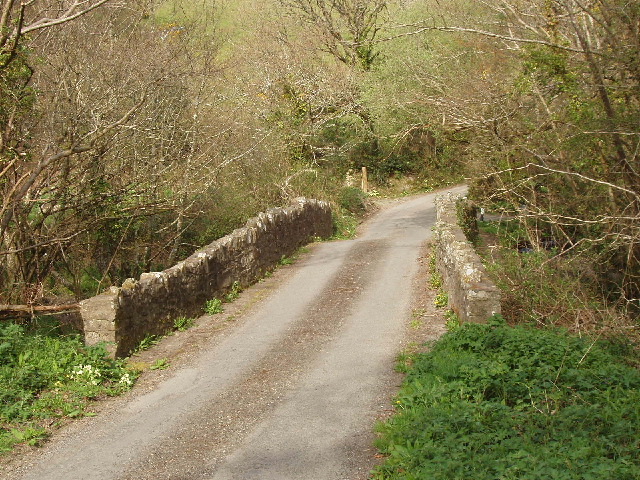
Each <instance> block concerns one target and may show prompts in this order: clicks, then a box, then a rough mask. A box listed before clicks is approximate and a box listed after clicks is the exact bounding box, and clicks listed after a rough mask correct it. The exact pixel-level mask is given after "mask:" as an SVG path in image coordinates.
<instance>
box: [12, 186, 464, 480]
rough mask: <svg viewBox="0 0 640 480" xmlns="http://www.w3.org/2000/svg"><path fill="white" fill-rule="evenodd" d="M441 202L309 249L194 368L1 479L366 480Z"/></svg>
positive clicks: (86, 422) (419, 200)
mask: <svg viewBox="0 0 640 480" xmlns="http://www.w3.org/2000/svg"><path fill="white" fill-rule="evenodd" d="M452 190H453V191H455V192H462V191H464V188H463V187H456V188H454V189H452ZM434 197H435V195H434V194H430V195H425V196H420V197H414V198H411V199H408V200H404V201H399V202H397V203H394V204H392V205H391V206H388V207H387V208H384V209H383V210H381V212H379V213H378V214H376V215H375V216H374V217H372V218H371V219H369V220H368V221H367V222H366V224H365V225H364V228H363V229H362V232H361V234H360V235H359V237H358V238H357V239H356V240H350V241H336V242H325V243H319V244H314V245H313V246H312V247H311V248H310V249H309V252H308V253H306V254H304V255H303V256H302V257H301V259H300V260H299V261H298V262H296V264H295V266H294V268H293V270H292V273H291V274H290V275H288V277H287V278H286V280H284V281H283V282H282V284H280V285H279V286H278V288H277V289H275V290H274V291H273V292H271V293H269V294H268V295H267V296H266V298H264V299H263V300H261V301H260V302H259V305H257V306H256V308H253V309H252V311H251V312H249V313H247V314H246V315H245V316H244V317H243V318H241V319H237V320H236V322H235V324H234V326H233V327H232V328H230V329H228V330H227V331H226V332H225V333H224V334H222V335H213V336H212V338H211V339H210V340H209V341H208V343H207V345H206V347H205V348H201V349H200V350H199V351H198V352H197V355H194V356H193V358H192V360H191V361H190V362H188V364H186V365H185V366H183V367H181V368H177V369H175V371H173V369H170V370H167V371H166V372H167V373H166V378H165V379H164V380H163V381H162V382H160V383H158V385H156V386H155V388H154V389H152V390H150V391H149V392H147V393H143V394H138V395H131V396H130V397H129V398H126V399H120V400H119V402H120V403H119V404H118V406H117V409H116V410H115V411H112V412H111V413H110V414H107V415H104V416H103V415H99V416H98V417H94V418H86V419H83V420H82V421H80V422H78V423H77V424H74V425H72V426H71V427H69V428H67V429H63V431H61V432H60V434H59V435H56V438H55V439H54V440H53V441H51V442H50V444H48V445H47V446H45V447H44V448H43V449H42V451H41V452H39V453H38V455H36V456H34V457H32V458H31V459H30V460H29V461H28V462H23V463H18V464H17V465H16V466H15V467H14V468H13V469H12V470H11V471H10V472H8V471H7V470H4V471H2V472H0V475H3V476H2V477H1V478H7V479H9V478H11V479H12V480H17V479H24V480H27V479H38V480H40V479H46V480H58V479H59V480H73V479H82V480H85V479H100V480H134V479H135V480H142V479H149V480H151V479H153V480H164V479H167V480H168V479H171V480H178V479H184V480H187V479H188V480H195V479H207V480H231V479H238V480H239V479H242V480H250V479H260V480H271V479H273V480H286V479H302V478H304V479H314V480H324V479H326V480H337V479H345V480H355V479H364V478H367V474H368V470H369V468H370V467H371V465H373V462H374V460H373V452H372V450H371V440H372V433H371V431H372V427H373V424H374V422H375V420H376V418H377V417H378V416H379V415H380V414H381V412H382V411H383V410H384V409H385V408H386V407H385V405H386V404H388V401H389V392H390V391H391V390H390V389H391V388H393V386H394V382H396V381H397V377H395V376H394V375H393V373H392V365H393V359H394V357H395V355H396V354H397V353H398V351H399V349H400V348H401V346H402V344H403V340H404V338H405V334H406V322H407V318H408V317H409V316H410V313H411V312H410V306H411V291H412V281H413V279H414V277H415V276H416V272H417V269H418V262H417V258H418V256H419V253H420V250H421V246H422V245H423V244H424V242H425V241H426V240H427V239H428V238H429V237H430V235H431V226H432V225H433V223H434V221H435V210H434V207H433V199H434ZM245 293H249V292H245ZM5 475H8V476H5Z"/></svg>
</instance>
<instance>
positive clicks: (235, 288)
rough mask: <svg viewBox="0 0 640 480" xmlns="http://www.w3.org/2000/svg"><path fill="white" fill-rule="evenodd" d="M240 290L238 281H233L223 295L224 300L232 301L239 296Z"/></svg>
mask: <svg viewBox="0 0 640 480" xmlns="http://www.w3.org/2000/svg"><path fill="white" fill-rule="evenodd" d="M241 291H242V288H241V287H240V283H238V282H237V281H236V282H233V284H232V285H231V290H230V291H229V293H227V294H226V295H225V296H224V301H225V302H228V303H230V302H233V301H234V300H236V299H237V298H238V297H239V296H240V292H241Z"/></svg>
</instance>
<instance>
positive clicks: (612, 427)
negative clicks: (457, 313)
mask: <svg viewBox="0 0 640 480" xmlns="http://www.w3.org/2000/svg"><path fill="white" fill-rule="evenodd" d="M627 354H629V351H628V349H626V347H625V346H624V345H621V344H619V343H600V342H592V341H588V340H586V339H581V338H578V337H576V336H572V335H569V334H567V333H566V332H564V331H562V330H557V329H533V328H530V327H525V326H516V327H509V326H507V325H506V323H505V322H504V321H503V320H502V319H501V318H494V319H492V321H490V322H489V324H485V325H478V324H466V325H463V326H461V327H457V328H454V329H453V330H451V331H449V332H448V333H447V334H445V335H444V336H443V337H441V338H440V340H438V341H437V342H435V343H434V345H433V348H432V349H431V350H430V351H429V352H427V353H420V354H416V356H415V357H414V358H413V359H412V361H411V362H404V364H405V365H408V367H407V376H406V379H405V381H404V384H403V387H402V389H401V391H400V393H399V394H398V396H397V399H396V409H397V413H396V414H395V415H394V416H393V417H391V418H390V419H389V420H387V421H386V422H385V423H381V424H380V425H379V426H378V431H379V433H380V437H379V439H378V441H377V446H378V448H379V449H380V450H381V452H382V453H383V454H384V455H385V456H386V461H385V463H384V464H382V465H380V466H378V467H377V468H376V469H375V470H374V472H373V478H375V479H378V480H381V479H404V480H416V479H425V480H426V479H433V478H437V479H467V478H473V479H474V480H483V479H487V480H489V479H490V480H495V479H518V480H523V479H531V480H533V479H535V480H540V479H554V480H558V479H601V478H616V479H638V478H640V436H639V435H638V432H639V431H640V390H639V389H640V372H638V371H637V370H636V369H634V368H631V367H629V366H628V365H626V364H625V363H624V359H625V355H627Z"/></svg>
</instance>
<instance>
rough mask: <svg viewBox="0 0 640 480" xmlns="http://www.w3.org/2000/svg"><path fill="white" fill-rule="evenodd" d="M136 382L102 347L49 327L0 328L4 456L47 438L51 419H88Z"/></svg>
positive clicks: (0, 429) (0, 421)
mask: <svg viewBox="0 0 640 480" xmlns="http://www.w3.org/2000/svg"><path fill="white" fill-rule="evenodd" d="M134 380H135V376H134V374H133V372H131V371H129V370H127V369H126V367H125V365H124V363H123V361H121V360H113V359H110V358H108V356H107V352H106V351H105V349H104V347H103V346H92V347H87V346H84V345H83V343H82V341H81V339H80V338H79V337H78V336H76V335H70V336H61V335H60V334H59V333H58V331H57V329H52V328H51V325H50V323H45V324H44V325H42V324H41V325H34V326H32V327H31V328H28V327H26V326H24V325H18V324H15V323H6V324H3V325H0V384H1V385H2V389H0V451H8V450H10V449H11V448H12V445H14V444H16V443H21V442H26V443H28V444H30V445H33V444H36V443H37V442H39V441H40V440H42V439H43V438H44V437H45V436H46V432H45V429H44V428H43V426H42V425H44V424H45V423H49V424H50V423H51V422H47V421H46V419H50V418H60V417H75V416H79V415H86V412H85V408H86V406H87V404H88V401H89V400H90V399H94V398H96V397H99V396H102V395H117V394H119V393H121V392H123V391H126V390H128V389H129V388H131V386H132V385H133V382H134Z"/></svg>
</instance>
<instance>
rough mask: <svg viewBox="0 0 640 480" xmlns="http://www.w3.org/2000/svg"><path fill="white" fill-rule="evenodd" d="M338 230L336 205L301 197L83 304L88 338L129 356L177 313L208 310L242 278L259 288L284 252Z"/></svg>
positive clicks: (163, 329)
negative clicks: (168, 265) (333, 216)
mask: <svg viewBox="0 0 640 480" xmlns="http://www.w3.org/2000/svg"><path fill="white" fill-rule="evenodd" d="M332 229H333V223H332V219H331V209H330V207H329V204H328V203H326V202H321V201H318V200H308V199H303V198H300V199H296V201H295V202H294V204H293V205H291V206H289V207H286V208H276V209H272V210H269V211H268V212H266V213H261V214H260V215H258V216H257V217H255V218H252V219H251V220H249V221H248V222H247V224H246V225H245V226H244V227H243V228H239V229H237V230H235V231H234V232H233V233H231V234H229V235H227V236H226V237H223V238H221V239H219V240H216V241H215V242H213V243H211V244H210V245H208V246H206V247H204V248H202V249H200V250H199V251H197V252H196V253H194V254H193V255H191V256H190V257H189V258H187V259H186V260H184V261H182V262H180V263H178V264H177V265H174V266H173V267H171V268H168V269H167V270H164V271H162V272H151V273H144V274H142V275H141V276H140V279H139V280H138V281H134V280H133V279H130V280H128V281H126V282H125V283H124V284H123V286H122V287H120V288H116V287H112V288H111V289H110V290H109V291H107V292H105V293H103V294H101V295H98V296H95V297H92V298H89V299H87V300H84V301H82V302H81V304H80V312H81V316H82V320H83V324H84V335H85V341H86V343H87V344H95V343H99V342H107V345H108V348H109V349H110V353H112V354H114V355H115V356H119V357H121V356H126V355H128V354H129V352H130V351H131V350H132V349H134V348H135V347H136V346H137V345H138V344H139V343H140V341H141V340H143V339H144V338H145V337H146V336H147V335H163V334H165V333H166V332H167V331H168V330H171V329H172V327H173V321H174V319H176V318H179V317H189V318H190V317H194V316H199V315H201V314H202V308H203V306H204V304H205V302H206V301H207V300H211V299H212V298H221V297H222V296H223V295H224V294H226V293H228V292H229V291H230V290H231V288H232V285H233V284H234V283H235V282H237V283H238V285H239V286H240V287H242V288H244V287H247V286H249V285H251V284H252V283H254V282H255V281H257V280H258V279H260V278H262V277H263V276H264V274H265V273H266V272H267V271H269V270H271V269H273V268H274V267H275V266H276V265H277V264H278V262H279V261H280V260H281V259H282V257H283V256H289V255H291V254H292V253H294V252H295V250H296V249H298V248H299V247H301V246H303V245H305V244H307V243H308V242H309V241H311V240H312V239H313V238H314V237H320V238H326V237H329V236H331V234H332Z"/></svg>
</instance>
